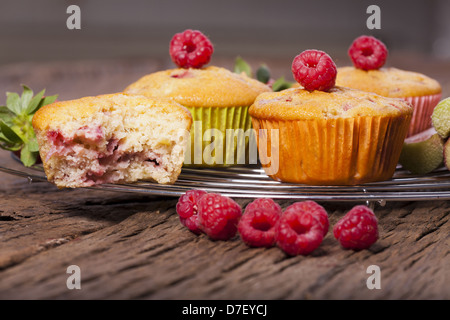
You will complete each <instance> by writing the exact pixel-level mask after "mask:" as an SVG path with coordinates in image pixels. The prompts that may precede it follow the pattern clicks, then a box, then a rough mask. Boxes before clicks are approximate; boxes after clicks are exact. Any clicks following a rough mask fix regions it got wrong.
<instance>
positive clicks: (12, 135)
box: [0, 120, 23, 143]
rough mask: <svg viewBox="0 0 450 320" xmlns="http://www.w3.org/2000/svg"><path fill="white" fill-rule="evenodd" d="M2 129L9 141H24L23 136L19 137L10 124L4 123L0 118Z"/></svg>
mask: <svg viewBox="0 0 450 320" xmlns="http://www.w3.org/2000/svg"><path fill="white" fill-rule="evenodd" d="M0 130H1V132H2V133H3V135H4V136H5V137H6V139H8V140H9V141H11V142H13V143H23V141H22V138H21V137H19V135H18V134H17V133H15V132H14V130H13V129H11V128H10V127H8V125H7V124H6V123H4V122H3V120H0Z"/></svg>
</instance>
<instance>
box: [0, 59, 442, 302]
mask: <svg viewBox="0 0 450 320" xmlns="http://www.w3.org/2000/svg"><path fill="white" fill-rule="evenodd" d="M391 59H392V60H393V61H396V62H398V67H402V68H408V66H409V69H416V70H417V71H422V72H427V71H428V74H430V75H431V76H433V77H435V78H437V79H438V80H440V81H441V83H442V84H443V87H444V95H445V96H448V94H449V93H450V90H449V89H450V64H448V63H447V64H445V65H444V64H442V63H441V62H436V61H431V62H428V63H425V62H424V61H423V60H417V59H416V58H414V57H410V58H406V59H405V58H403V59H398V60H394V59H395V57H393V58H391ZM254 61H255V63H259V61H260V60H257V59H255V60H254ZM216 63H217V64H222V65H224V66H227V67H230V66H231V65H232V63H231V62H230V60H226V59H223V60H220V59H217V60H216ZM269 65H270V64H269ZM287 65H289V63H287ZM168 66H169V63H168V62H167V61H163V60H161V61H159V60H146V59H133V60H125V61H114V60H112V61H82V62H75V61H73V62H51V63H50V62H45V63H21V64H15V65H7V66H2V67H0V84H1V85H0V87H1V88H2V90H1V91H5V92H6V91H20V90H21V88H20V84H21V83H24V84H27V85H28V86H30V87H31V88H33V89H34V90H35V91H37V90H41V89H42V88H47V93H48V94H56V93H58V94H59V95H60V99H71V98H77V97H80V96H84V95H95V94H101V93H108V92H116V91H120V90H121V89H123V88H124V87H125V86H126V85H127V84H128V83H131V82H132V81H135V80H136V79H137V78H138V77H140V76H141V75H144V74H146V73H149V72H152V71H155V70H158V69H161V68H166V67H168ZM272 66H273V67H274V70H276V71H275V72H278V73H280V74H282V73H283V72H285V71H286V70H289V68H288V67H287V68H285V67H286V63H282V62H280V61H274V62H273V64H272ZM13 161H14V160H13V159H12V158H11V156H10V154H9V153H8V152H5V151H0V163H1V164H2V165H6V166H8V165H10V164H12V162H13ZM0 181H1V183H0V299H168V300H172V299H199V300H202V299H205V300H206V299H264V300H266V299H267V300H275V299H283V300H296V299H449V298H450V277H449V274H450V272H449V269H450V268H449V267H448V266H449V265H450V258H449V257H450V255H449V234H450V222H449V212H450V205H449V202H448V201H418V202H388V203H387V204H386V205H385V206H380V205H377V206H376V207H375V213H376V215H377V217H378V218H379V224H380V239H379V241H378V242H377V243H376V244H374V245H373V246H372V247H371V248H370V249H369V250H363V251H360V252H353V251H349V250H343V249H342V248H341V247H340V246H339V244H338V242H337V241H336V240H335V239H334V238H333V235H332V232H329V233H328V235H327V236H326V238H325V239H324V241H323V243H322V245H321V246H320V247H319V249H317V250H316V251H314V252H313V253H312V254H311V255H310V256H307V257H303V256H298V257H289V256H286V255H285V254H284V253H283V252H282V251H281V250H279V249H278V248H271V249H255V248H249V247H247V246H246V245H244V244H243V242H242V241H241V240H240V239H239V237H236V238H234V239H232V240H230V241H226V242H223V241H211V240H209V239H208V238H207V237H206V236H204V235H200V236H196V235H194V234H192V233H191V232H189V231H188V230H187V229H186V228H184V227H182V225H181V224H180V223H179V220H178V216H177V214H176V211H175V205H176V202H177V199H176V198H170V197H159V196H148V195H142V194H133V193H126V194H123V193H117V192H111V191H103V190H91V189H87V190H86V189H75V190H58V189H57V188H56V187H54V186H53V185H51V184H50V183H48V182H32V183H30V182H29V181H28V180H27V179H26V178H21V177H16V176H13V175H8V174H6V173H0ZM249 201H250V199H248V200H243V199H237V202H238V203H239V204H241V205H242V207H244V206H245V205H246V204H247V203H248V202H249ZM292 202H293V201H286V200H284V201H280V202H279V203H280V204H281V205H282V207H283V208H285V207H287V206H288V205H289V204H291V203H292ZM322 204H323V205H324V207H325V208H326V209H327V211H328V213H329V216H330V224H331V226H333V225H334V223H335V222H336V221H337V220H338V219H339V218H340V217H342V216H343V215H344V214H345V212H346V211H348V210H349V209H350V208H351V207H352V206H353V205H354V204H356V203H341V202H337V203H331V202H329V203H322ZM71 265H76V266H78V267H79V268H80V271H81V274H80V275H81V278H80V279H81V282H80V284H81V289H79V290H78V289H72V290H70V289H68V287H67V280H68V278H69V277H70V276H71V274H70V273H67V269H68V267H69V266H71ZM371 265H376V266H378V267H379V268H380V275H381V277H380V280H381V282H380V283H381V288H380V289H369V288H368V287H367V284H366V281H367V280H368V278H369V277H370V276H371V273H368V267H369V266H371Z"/></svg>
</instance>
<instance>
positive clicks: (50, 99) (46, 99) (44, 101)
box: [30, 95, 58, 114]
mask: <svg viewBox="0 0 450 320" xmlns="http://www.w3.org/2000/svg"><path fill="white" fill-rule="evenodd" d="M57 98H58V95H54V96H48V97H44V98H43V99H41V101H40V103H39V104H38V106H37V107H36V108H35V109H34V110H33V112H32V113H35V112H36V111H38V110H39V109H40V108H42V107H43V106H45V105H47V104H50V103H53V102H55V100H56V99H57ZM30 114H31V113H30Z"/></svg>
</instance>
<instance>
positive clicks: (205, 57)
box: [169, 29, 214, 69]
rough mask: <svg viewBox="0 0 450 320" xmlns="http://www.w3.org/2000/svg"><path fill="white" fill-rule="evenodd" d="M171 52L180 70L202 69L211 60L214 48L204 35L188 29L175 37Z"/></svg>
mask: <svg viewBox="0 0 450 320" xmlns="http://www.w3.org/2000/svg"><path fill="white" fill-rule="evenodd" d="M169 52H170V56H171V57H172V61H173V62H174V63H175V64H176V65H177V66H179V67H180V68H185V69H187V68H201V67H202V66H204V65H205V64H208V63H209V61H210V60H211V56H212V54H213V52H214V47H213V45H212V43H211V41H209V39H208V38H207V37H206V36H205V35H204V34H203V33H201V32H200V31H198V30H190V29H188V30H185V31H183V32H181V33H177V34H175V35H174V36H173V38H172V40H171V41H170V49H169Z"/></svg>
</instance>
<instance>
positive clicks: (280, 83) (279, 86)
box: [272, 77, 292, 91]
mask: <svg viewBox="0 0 450 320" xmlns="http://www.w3.org/2000/svg"><path fill="white" fill-rule="evenodd" d="M291 86H292V83H290V82H288V81H286V80H284V77H281V78H278V79H277V80H275V82H274V83H273V84H272V90H273V91H281V90H285V89H288V88H290V87H291Z"/></svg>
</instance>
